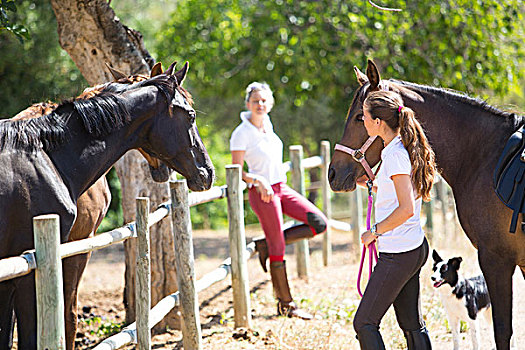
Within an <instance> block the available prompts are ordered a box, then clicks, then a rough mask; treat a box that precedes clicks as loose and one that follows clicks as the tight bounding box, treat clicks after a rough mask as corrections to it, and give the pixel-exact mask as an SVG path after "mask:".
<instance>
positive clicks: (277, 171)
mask: <svg viewBox="0 0 525 350" xmlns="http://www.w3.org/2000/svg"><path fill="white" fill-rule="evenodd" d="M250 116H251V112H249V111H244V112H241V120H242V123H241V124H240V125H239V126H238V127H237V128H235V130H233V133H232V136H231V138H230V151H245V154H244V160H245V161H246V164H248V171H249V172H250V173H251V174H255V175H259V176H264V178H266V179H267V180H268V181H269V182H270V184H271V185H273V184H276V183H278V182H286V172H285V171H284V170H283V142H282V141H281V139H280V138H279V136H277V134H275V133H274V132H273V125H272V122H271V121H270V117H269V116H268V115H266V116H265V117H264V119H263V125H264V130H265V131H266V132H262V131H260V130H259V129H257V128H256V127H255V125H253V124H252V123H250V121H249V118H250Z"/></svg>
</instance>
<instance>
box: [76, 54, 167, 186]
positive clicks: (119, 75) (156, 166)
mask: <svg viewBox="0 0 525 350" xmlns="http://www.w3.org/2000/svg"><path fill="white" fill-rule="evenodd" d="M106 66H107V67H108V69H109V71H110V73H111V75H112V76H113V78H114V79H115V81H113V82H110V83H106V84H100V85H97V86H94V87H89V88H86V89H85V90H84V91H83V92H82V94H80V96H78V97H77V98H90V97H93V96H96V95H98V94H100V93H101V92H104V91H111V92H115V93H120V92H124V91H127V90H130V89H133V88H134V85H133V84H135V83H139V82H141V81H144V80H147V79H149V78H151V77H154V76H157V75H160V74H162V64H161V63H160V62H157V63H156V64H155V65H154V66H153V68H151V71H150V74H149V76H148V75H142V74H137V75H129V76H128V75H126V74H125V73H123V72H121V71H119V70H117V69H115V68H113V67H111V66H110V65H109V64H107V63H106ZM137 151H139V152H140V154H142V156H143V157H144V159H146V161H147V162H148V167H149V172H150V175H151V178H152V179H153V181H155V182H166V181H168V179H169V177H170V173H171V171H170V169H169V168H168V167H167V166H166V164H164V163H163V162H162V161H161V160H159V159H157V158H155V157H153V156H151V155H149V154H148V153H146V152H145V151H144V150H142V149H140V148H139V149H137Z"/></svg>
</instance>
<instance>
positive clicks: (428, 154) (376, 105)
mask: <svg viewBox="0 0 525 350" xmlns="http://www.w3.org/2000/svg"><path fill="white" fill-rule="evenodd" d="M363 108H364V109H366V110H367V111H368V112H369V113H370V115H371V116H372V118H373V119H376V118H379V119H381V120H384V121H385V123H386V124H387V125H388V126H389V127H390V128H391V129H392V130H394V131H399V134H400V135H401V140H402V142H403V145H404V146H405V148H406V150H407V151H408V155H409V157H410V163H411V164H412V183H413V184H414V187H415V189H416V192H417V194H418V195H420V196H421V197H422V198H423V200H424V201H429V200H430V190H431V189H432V183H433V181H434V175H435V174H436V172H437V170H436V157H435V155H434V151H433V150H432V148H431V147H430V144H429V142H428V140H427V137H426V135H425V132H424V131H423V127H422V126H421V124H419V121H418V120H417V119H416V118H415V114H414V111H413V110H411V109H410V108H408V107H404V106H403V99H402V98H401V96H400V95H399V94H397V93H395V92H393V91H374V92H371V93H370V94H369V95H368V97H367V98H366V100H365V102H364V104H363Z"/></svg>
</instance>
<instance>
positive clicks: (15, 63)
mask: <svg viewBox="0 0 525 350" xmlns="http://www.w3.org/2000/svg"><path fill="white" fill-rule="evenodd" d="M10 19H11V20H12V21H14V22H15V23H26V26H27V30H28V31H30V32H31V38H29V39H26V40H24V41H23V42H22V43H21V42H20V41H19V40H18V39H17V37H16V36H15V35H13V34H11V32H8V31H0V57H1V58H0V91H1V92H2V93H1V94H0V105H1V106H2V108H1V109H0V118H10V117H12V116H14V115H15V114H16V113H18V112H20V111H21V110H23V109H25V108H27V107H28V106H29V105H31V104H32V103H36V102H42V101H46V100H51V101H60V100H62V99H66V98H70V97H72V96H76V95H78V94H79V93H80V92H81V91H82V89H83V88H84V87H86V84H87V83H86V81H85V80H84V79H83V78H82V75H81V74H80V73H79V72H78V70H77V69H76V67H75V65H74V63H73V61H72V60H71V58H69V56H68V55H67V54H66V53H65V52H64V50H62V49H61V48H60V46H59V45H58V34H57V30H56V29H57V28H56V21H55V17H54V14H53V10H52V8H51V4H50V3H49V1H47V0H32V1H29V0H24V1H17V12H16V13H12V15H11V16H10Z"/></svg>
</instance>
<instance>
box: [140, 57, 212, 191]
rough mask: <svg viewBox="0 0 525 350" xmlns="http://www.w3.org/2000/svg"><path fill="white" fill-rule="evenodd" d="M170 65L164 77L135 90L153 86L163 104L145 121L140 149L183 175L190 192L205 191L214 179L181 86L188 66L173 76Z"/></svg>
mask: <svg viewBox="0 0 525 350" xmlns="http://www.w3.org/2000/svg"><path fill="white" fill-rule="evenodd" d="M174 67H175V63H173V64H172V65H171V66H170V67H169V68H168V69H167V70H166V71H165V72H164V73H161V74H158V75H156V76H154V77H151V78H150V79H148V80H145V81H142V82H140V83H138V84H136V85H137V87H138V88H141V87H149V86H156V87H157V88H158V90H159V91H158V92H159V93H160V95H161V96H162V97H160V98H164V100H165V101H166V102H167V103H157V104H156V110H155V111H154V113H153V116H152V117H150V118H149V119H148V121H146V123H147V126H146V127H145V128H142V129H143V130H144V132H143V134H142V135H141V144H140V148H141V149H142V150H143V151H144V152H145V153H147V154H149V155H150V156H152V157H154V158H157V159H159V160H161V161H162V162H163V163H164V164H166V165H167V166H168V167H169V168H171V169H173V170H175V171H177V172H178V173H180V174H181V175H183V176H184V177H185V178H186V179H187V181H188V187H189V188H190V189H191V190H194V191H202V190H206V189H209V188H210V187H211V185H212V182H213V178H214V169H213V165H212V162H211V160H210V157H209V155H208V153H207V151H206V148H205V147H204V144H203V143H202V140H201V138H200V135H199V132H198V129H197V125H196V123H195V117H196V113H195V110H194V109H193V107H192V102H193V101H192V98H191V95H190V94H189V92H187V91H186V90H185V89H184V88H183V87H182V84H183V82H184V79H185V78H186V74H187V72H188V68H189V64H188V62H186V64H185V65H184V67H182V69H181V70H179V71H177V72H174Z"/></svg>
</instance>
